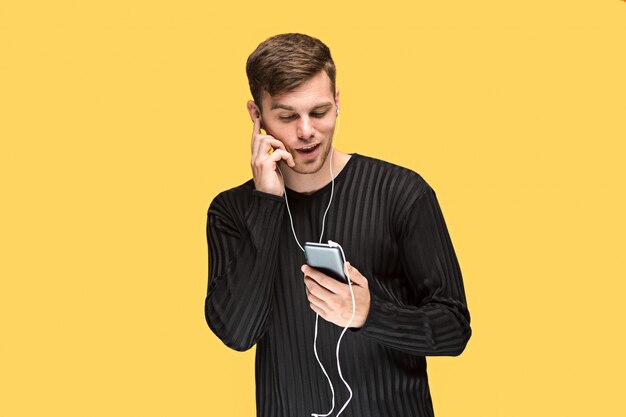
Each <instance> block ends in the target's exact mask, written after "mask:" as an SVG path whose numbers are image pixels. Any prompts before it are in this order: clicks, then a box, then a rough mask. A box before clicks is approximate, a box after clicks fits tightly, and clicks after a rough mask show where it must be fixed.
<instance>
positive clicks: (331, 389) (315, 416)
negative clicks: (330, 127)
mask: <svg viewBox="0 0 626 417" xmlns="http://www.w3.org/2000/svg"><path fill="white" fill-rule="evenodd" d="M339 127H340V119H339V117H338V118H337V131H336V133H335V140H336V138H337V136H338V135H339ZM333 154H334V148H332V147H331V150H330V180H331V186H330V200H329V201H328V206H327V207H326V210H325V211H324V216H323V217H322V231H321V233H320V240H319V243H322V239H323V237H324V226H325V222H326V215H327V214H328V210H329V209H330V205H331V203H332V201H333V193H334V190H335V177H334V175H333ZM277 168H278V172H280V176H281V178H282V179H283V193H284V195H285V203H286V205H287V213H288V214H289V222H290V224H291V231H292V233H293V237H294V239H295V240H296V243H297V244H298V246H299V247H300V249H301V250H302V251H303V252H304V248H303V247H302V245H301V244H300V241H299V240H298V236H297V235H296V229H295V228H294V225H293V217H292V216H291V209H290V208H289V199H288V198H287V188H286V186H285V177H284V176H283V172H282V171H281V170H280V167H278V164H277ZM330 242H331V241H329V243H330ZM332 243H334V242H332ZM335 245H336V246H338V247H339V249H340V250H341V256H342V258H343V264H344V272H345V274H346V277H347V278H348V285H349V287H350V295H351V296H352V317H350V320H349V321H348V324H347V325H346V327H345V328H344V329H343V332H341V335H340V336H339V340H338V341H337V349H336V352H335V353H336V356H337V369H338V371H339V377H340V378H341V380H342V381H343V383H344V385H345V386H346V387H347V388H348V391H349V392H350V396H349V397H348V400H347V401H346V402H345V403H344V405H343V407H341V409H340V410H339V412H338V413H337V417H339V415H340V414H341V413H342V412H343V410H345V408H346V407H347V406H348V403H349V402H350V401H351V400H352V389H351V388H350V385H348V383H347V382H346V380H345V379H344V377H343V374H342V372H341V365H340V363H339V346H340V344H341V339H342V338H343V335H344V334H345V332H346V331H347V330H348V327H350V324H351V323H352V320H353V319H354V316H355V313H356V303H355V300H354V291H353V290H352V280H351V279H350V276H349V274H348V268H347V267H345V264H346V256H345V254H344V252H343V248H342V247H341V246H340V245H338V244H335ZM318 321H319V314H317V313H316V314H315V336H314V340H313V351H314V352H315V358H316V359H317V363H318V364H319V366H320V368H321V369H322V372H323V373H324V375H325V376H326V379H327V380H328V386H329V387H330V392H331V393H332V407H331V409H330V411H329V412H328V413H326V414H316V413H311V416H312V417H327V416H329V415H330V414H331V413H332V412H333V410H334V409H335V389H334V387H333V384H332V382H331V380H330V377H329V376H328V373H327V372H326V369H325V368H324V365H322V362H321V361H320V358H319V355H318V353H317V328H318Z"/></svg>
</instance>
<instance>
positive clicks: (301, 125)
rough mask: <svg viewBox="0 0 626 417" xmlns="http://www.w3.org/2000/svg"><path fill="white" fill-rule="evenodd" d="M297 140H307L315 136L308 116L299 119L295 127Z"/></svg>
mask: <svg viewBox="0 0 626 417" xmlns="http://www.w3.org/2000/svg"><path fill="white" fill-rule="evenodd" d="M297 129H298V131H297V133H298V138H299V139H304V140H309V139H311V138H313V136H314V135H315V128H314V127H313V125H312V124H311V119H310V118H309V117H308V116H304V117H300V119H299V120H298V125H297Z"/></svg>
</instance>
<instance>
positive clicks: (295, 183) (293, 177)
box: [280, 147, 351, 194]
mask: <svg viewBox="0 0 626 417" xmlns="http://www.w3.org/2000/svg"><path fill="white" fill-rule="evenodd" d="M331 152H332V153H333V155H332V158H331ZM350 158H351V155H348V154H345V153H343V152H340V151H338V150H336V149H335V148H334V147H333V148H331V150H330V152H329V153H328V157H327V158H326V160H325V161H324V164H323V165H322V167H321V168H320V169H319V170H318V171H317V172H315V173H312V174H299V173H297V172H295V171H293V170H292V169H291V168H289V167H288V166H287V165H286V164H285V163H284V162H282V161H281V162H280V165H281V166H280V169H281V171H282V173H283V176H284V179H285V186H286V187H288V188H289V189H291V190H293V191H296V192H299V193H302V194H312V193H314V192H315V191H317V190H319V189H321V188H324V187H325V186H326V185H327V184H328V183H330V181H331V178H330V161H331V159H332V163H333V177H337V175H338V174H339V173H340V172H341V170H342V169H343V168H344V167H345V166H346V163H347V162H348V160H349V159H350Z"/></svg>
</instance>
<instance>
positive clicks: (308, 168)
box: [291, 148, 330, 174]
mask: <svg viewBox="0 0 626 417" xmlns="http://www.w3.org/2000/svg"><path fill="white" fill-rule="evenodd" d="M329 156H330V148H329V149H328V151H327V152H326V153H325V154H324V155H323V156H322V155H320V156H318V158H317V159H315V160H314V161H312V162H309V163H302V162H299V161H296V165H295V166H294V167H293V168H291V169H292V170H293V171H294V172H297V173H298V174H315V173H317V172H319V170H320V169H322V167H323V166H324V163H325V162H326V159H327V158H328V157H329Z"/></svg>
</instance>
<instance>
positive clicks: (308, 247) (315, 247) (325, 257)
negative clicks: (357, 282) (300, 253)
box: [304, 242, 348, 284]
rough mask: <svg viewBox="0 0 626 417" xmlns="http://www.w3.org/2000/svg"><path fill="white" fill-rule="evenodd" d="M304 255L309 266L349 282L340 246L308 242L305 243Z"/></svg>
mask: <svg viewBox="0 0 626 417" xmlns="http://www.w3.org/2000/svg"><path fill="white" fill-rule="evenodd" d="M304 255H305V257H306V263H307V264H308V265H309V266H311V267H313V268H315V269H317V270H318V271H320V272H321V273H323V274H325V275H328V276H329V277H331V278H334V279H336V280H337V281H339V282H342V283H344V284H347V283H348V278H347V277H346V274H345V272H344V269H343V262H344V261H343V257H342V255H341V251H340V250H339V247H338V246H331V245H329V244H327V243H313V242H306V243H305V244H304Z"/></svg>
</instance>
